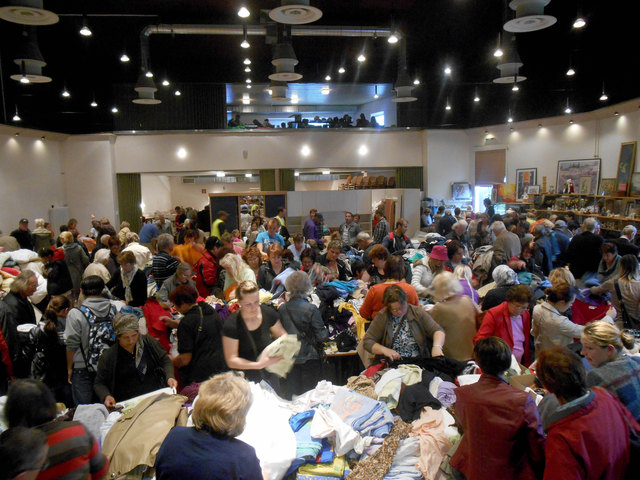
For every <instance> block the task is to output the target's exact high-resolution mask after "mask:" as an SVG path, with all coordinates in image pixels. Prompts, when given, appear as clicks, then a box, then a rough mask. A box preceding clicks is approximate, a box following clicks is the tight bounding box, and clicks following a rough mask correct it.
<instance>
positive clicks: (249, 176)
mask: <svg viewBox="0 0 640 480" xmlns="http://www.w3.org/2000/svg"><path fill="white" fill-rule="evenodd" d="M252 175H253V174H251V173H245V174H244V176H245V178H251V176H252Z"/></svg>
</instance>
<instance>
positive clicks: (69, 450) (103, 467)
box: [38, 422, 109, 480]
mask: <svg viewBox="0 0 640 480" xmlns="http://www.w3.org/2000/svg"><path fill="white" fill-rule="evenodd" d="M38 428H39V429H40V430H42V431H43V432H44V433H45V434H46V435H47V444H48V445H49V453H48V454H47V463H48V465H49V466H48V467H47V469H46V470H43V471H41V472H40V474H39V475H38V480H49V479H58V480H61V479H62V480H80V479H83V480H84V479H91V480H97V479H99V478H103V477H104V476H105V475H106V474H107V468H108V467H109V461H108V460H107V458H106V457H105V456H104V455H103V454H102V453H101V452H100V448H99V447H98V442H96V440H95V439H94V438H93V436H92V435H91V434H90V433H89V432H87V430H86V429H85V428H84V426H83V425H82V424H81V423H79V422H49V423H46V424H44V425H42V426H40V427H38Z"/></svg>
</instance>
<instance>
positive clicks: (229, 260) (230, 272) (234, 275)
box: [220, 253, 256, 300]
mask: <svg viewBox="0 0 640 480" xmlns="http://www.w3.org/2000/svg"><path fill="white" fill-rule="evenodd" d="M220 266H221V267H222V268H224V269H225V271H226V273H227V274H226V276H225V279H224V298H225V300H230V299H232V298H235V296H236V295H235V290H236V287H237V286H238V284H239V283H241V282H244V281H251V282H255V281H256V274H255V273H254V272H253V270H252V269H251V267H250V266H249V265H247V264H246V263H245V262H244V260H243V259H242V257H241V256H240V255H236V254H234V253H227V254H226V255H225V256H224V257H222V260H220Z"/></svg>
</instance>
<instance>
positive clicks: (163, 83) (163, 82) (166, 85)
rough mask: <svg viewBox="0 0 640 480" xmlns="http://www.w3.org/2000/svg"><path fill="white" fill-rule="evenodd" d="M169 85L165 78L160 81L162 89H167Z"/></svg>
mask: <svg viewBox="0 0 640 480" xmlns="http://www.w3.org/2000/svg"><path fill="white" fill-rule="evenodd" d="M169 85H171V83H170V82H169V80H167V79H166V78H165V79H164V80H163V81H162V86H163V87H168V86H169Z"/></svg>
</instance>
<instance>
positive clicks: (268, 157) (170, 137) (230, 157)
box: [115, 129, 422, 173]
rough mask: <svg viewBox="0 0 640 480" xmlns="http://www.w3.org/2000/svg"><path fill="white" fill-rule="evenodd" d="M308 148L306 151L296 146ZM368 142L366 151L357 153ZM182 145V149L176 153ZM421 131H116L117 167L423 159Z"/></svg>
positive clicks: (415, 162) (145, 169) (374, 163)
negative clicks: (140, 133)
mask: <svg viewBox="0 0 640 480" xmlns="http://www.w3.org/2000/svg"><path fill="white" fill-rule="evenodd" d="M303 145H307V146H308V147H309V148H310V149H311V153H310V154H309V155H308V156H306V157H305V156H303V155H302V154H301V152H300V150H301V149H302V146H303ZM361 145H366V146H367V148H368V153H367V154H366V155H363V156H361V155H359V154H358V149H359V148H360V146H361ZM180 148H184V149H185V151H186V156H185V158H179V157H178V155H177V153H178V150H179V149H180ZM421 152H422V132H420V131H382V130H381V131H367V132H360V131H357V130H353V129H352V130H349V129H346V130H343V129H319V130H311V129H309V130H295V131H290V130H284V131H283V130H280V131H278V130H276V131H269V132H266V133H265V132H248V131H239V132H238V131H233V130H230V131H225V132H219V133H193V134H162V135H120V136H118V138H117V141H116V143H115V155H116V157H115V160H116V171H117V172H118V173H125V172H141V173H152V172H156V173H157V172H184V171H193V172H196V171H201V172H211V171H216V170H225V169H230V170H240V169H251V170H254V171H255V170H257V169H260V168H263V169H264V168H311V167H314V168H318V167H342V168H345V167H346V168H349V167H354V168H366V167H389V166H394V165H398V164H399V165H402V166H420V165H422V156H421Z"/></svg>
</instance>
